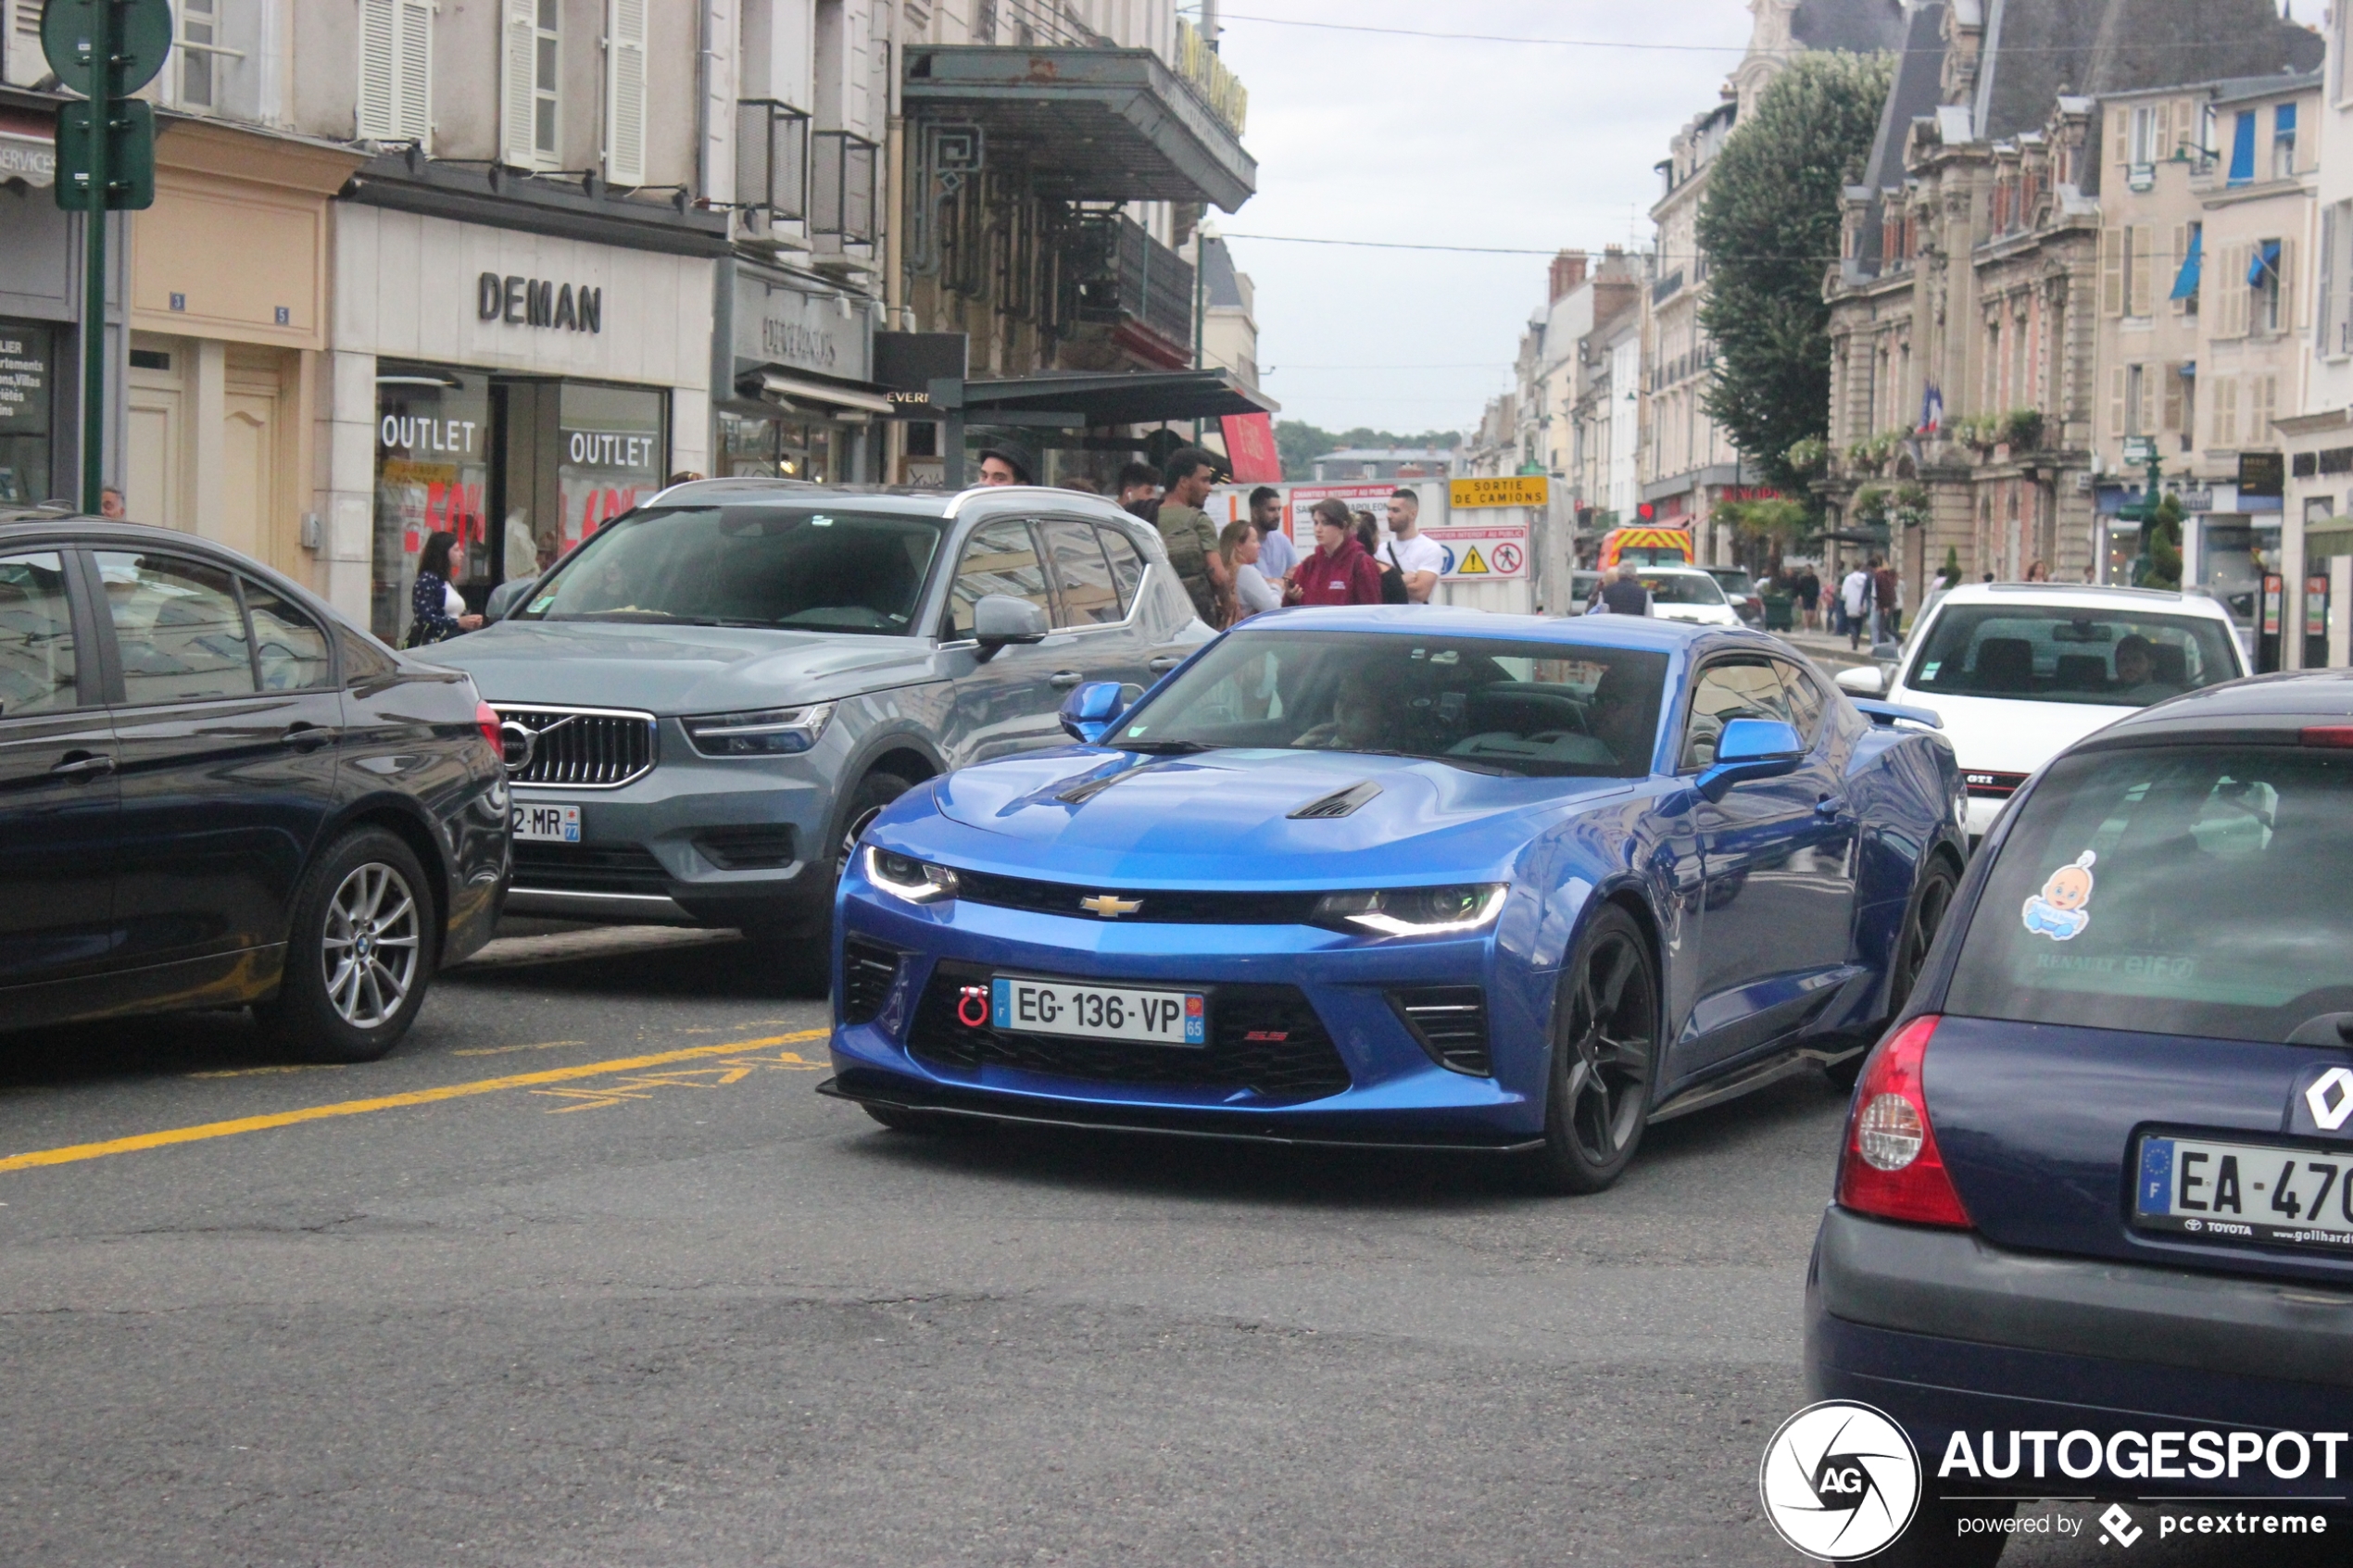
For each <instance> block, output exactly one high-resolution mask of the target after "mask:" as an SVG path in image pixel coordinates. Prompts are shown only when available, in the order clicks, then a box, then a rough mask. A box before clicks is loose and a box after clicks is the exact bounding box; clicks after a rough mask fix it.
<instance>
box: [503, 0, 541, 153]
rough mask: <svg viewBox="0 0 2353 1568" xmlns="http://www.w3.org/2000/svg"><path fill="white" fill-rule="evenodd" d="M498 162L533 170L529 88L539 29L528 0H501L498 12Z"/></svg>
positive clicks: (531, 98)
mask: <svg viewBox="0 0 2353 1568" xmlns="http://www.w3.org/2000/svg"><path fill="white" fill-rule="evenodd" d="M499 17H500V20H499V34H500V44H499V49H498V161H499V162H501V163H503V164H506V165H508V166H509V167H510V168H513V169H535V168H537V167H538V165H539V153H538V148H537V146H536V145H535V143H534V141H533V138H532V119H533V109H534V107H535V104H534V102H533V94H532V88H533V85H534V76H533V72H534V69H535V58H536V56H537V54H538V45H539V30H538V25H537V22H536V20H535V17H534V14H533V10H532V0H504V4H503V6H501V7H500V11H499Z"/></svg>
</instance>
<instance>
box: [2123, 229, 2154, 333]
mask: <svg viewBox="0 0 2353 1568" xmlns="http://www.w3.org/2000/svg"><path fill="white" fill-rule="evenodd" d="M2156 251H2157V225H2156V224H2154V223H2135V224H2133V246H2132V257H2133V275H2132V278H2131V280H2130V281H2129V282H2127V283H2126V285H2125V287H2126V289H2127V291H2128V292H2127V296H2126V298H2125V301H2124V314H2126V315H2127V316H2149V315H2154V314H2156V306H2155V304H2154V301H2155V298H2156V290H2155V288H2154V286H2153V279H2152V277H2151V271H2152V269H2153V268H2154V266H2155V264H2156V261H2157V255H2156Z"/></svg>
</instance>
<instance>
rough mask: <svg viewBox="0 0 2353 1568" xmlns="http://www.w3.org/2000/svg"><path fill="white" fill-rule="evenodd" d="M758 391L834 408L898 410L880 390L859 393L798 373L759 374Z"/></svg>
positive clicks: (884, 412)
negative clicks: (800, 375)
mask: <svg viewBox="0 0 2353 1568" xmlns="http://www.w3.org/2000/svg"><path fill="white" fill-rule="evenodd" d="M760 390H761V392H763V393H765V394H767V395H769V396H771V397H782V398H786V399H788V400H790V401H792V402H795V403H825V404H830V405H832V406H833V407H834V408H857V409H861V410H862V411H863V412H865V413H869V414H889V413H896V412H897V411H898V410H896V409H894V408H892V407H891V406H890V399H888V398H887V397H885V396H884V395H882V394H881V393H879V392H861V391H859V390H857V389H856V388H854V387H847V386H835V385H832V384H830V383H825V382H821V381H808V380H804V379H803V378H801V377H799V376H780V375H778V374H777V373H776V372H775V371H774V370H762V371H761V373H760Z"/></svg>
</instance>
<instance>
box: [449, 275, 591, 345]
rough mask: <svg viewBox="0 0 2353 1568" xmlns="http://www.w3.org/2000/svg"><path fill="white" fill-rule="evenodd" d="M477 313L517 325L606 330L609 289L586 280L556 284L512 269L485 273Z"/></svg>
mask: <svg viewBox="0 0 2353 1568" xmlns="http://www.w3.org/2000/svg"><path fill="white" fill-rule="evenodd" d="M474 314H476V315H477V316H480V317H481V318H482V319H483V320H485V321H504V322H506V323H507V324H508V325H510V326H515V327H559V328H561V329H563V330H564V331H566V332H603V331H604V330H605V291H604V290H602V289H592V288H590V287H588V286H587V285H586V284H585V283H583V284H582V285H581V286H580V287H579V288H578V289H574V288H573V286H572V285H571V284H570V283H562V284H558V283H553V282H548V281H547V279H545V278H526V277H523V276H522V275H521V274H520V273H513V272H510V273H509V274H507V276H505V277H503V278H502V277H500V276H499V275H498V274H497V273H496V272H484V274H483V275H482V277H481V279H480V280H479V281H478V282H476V283H475V284H474Z"/></svg>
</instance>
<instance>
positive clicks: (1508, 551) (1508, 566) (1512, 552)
mask: <svg viewBox="0 0 2353 1568" xmlns="http://www.w3.org/2000/svg"><path fill="white" fill-rule="evenodd" d="M1495 570H1496V571H1518V570H1519V546H1517V545H1498V546H1495Z"/></svg>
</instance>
